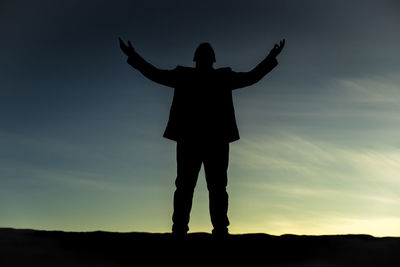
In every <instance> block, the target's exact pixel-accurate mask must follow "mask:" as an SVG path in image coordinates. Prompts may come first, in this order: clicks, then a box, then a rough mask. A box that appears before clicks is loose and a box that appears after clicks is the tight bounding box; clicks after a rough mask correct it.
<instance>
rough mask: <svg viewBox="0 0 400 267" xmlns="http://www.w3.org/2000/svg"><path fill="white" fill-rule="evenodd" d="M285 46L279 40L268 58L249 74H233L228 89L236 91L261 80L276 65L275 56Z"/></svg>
mask: <svg viewBox="0 0 400 267" xmlns="http://www.w3.org/2000/svg"><path fill="white" fill-rule="evenodd" d="M284 46H285V39H283V40H281V41H280V42H279V45H278V44H275V45H274V48H272V49H271V51H270V52H269V54H268V56H267V57H266V58H265V59H264V60H263V61H261V62H260V63H259V64H258V65H257V66H256V67H255V68H254V69H252V70H251V71H249V72H233V73H232V76H231V77H230V81H229V84H230V88H231V89H238V88H242V87H246V86H250V85H252V84H255V83H256V82H258V81H259V80H261V79H262V78H263V77H264V76H265V75H266V74H267V73H268V72H270V71H271V70H272V69H273V68H275V67H276V66H277V65H278V61H277V60H276V56H278V55H279V54H280V52H281V51H282V49H283V47H284Z"/></svg>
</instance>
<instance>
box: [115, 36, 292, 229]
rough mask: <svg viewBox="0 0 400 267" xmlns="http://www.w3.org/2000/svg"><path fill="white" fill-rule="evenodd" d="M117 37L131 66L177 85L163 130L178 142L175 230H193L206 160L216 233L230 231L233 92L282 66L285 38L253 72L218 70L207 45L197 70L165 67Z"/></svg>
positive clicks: (196, 58) (199, 52) (197, 54)
mask: <svg viewBox="0 0 400 267" xmlns="http://www.w3.org/2000/svg"><path fill="white" fill-rule="evenodd" d="M119 41H120V46H121V49H122V51H123V52H124V53H125V54H126V55H127V56H128V60H127V62H128V63H129V64H130V65H131V66H132V67H134V68H135V69H137V70H139V71H140V72H141V73H142V74H143V75H144V76H146V77H147V78H149V79H150V80H152V81H154V82H157V83H160V84H163V85H166V86H168V87H173V88H175V90H174V98H173V101H172V106H171V110H170V115H169V121H168V124H167V128H166V130H165V132H164V137H166V138H168V139H171V140H174V141H176V142H177V156H176V157H177V172H178V174H177V177H176V181H175V185H176V190H175V193H174V213H173V216H172V221H173V226H172V233H173V234H176V235H185V234H186V233H187V231H188V230H189V227H188V223H189V215H190V210H191V207H192V198H193V192H194V188H195V186H196V182H197V178H198V174H199V171H200V168H201V165H202V164H204V171H205V176H206V181H207V188H208V191H209V199H210V203H209V204H210V216H211V222H212V225H213V227H214V229H213V234H215V235H222V236H224V235H227V234H228V225H229V220H228V216H227V212H228V194H227V192H226V186H227V181H228V179H227V170H228V161H229V143H230V142H233V141H236V140H238V139H239V132H238V128H237V125H236V120H235V111H234V107H233V102H232V90H234V89H238V88H242V87H246V86H249V85H252V84H254V83H256V82H258V81H259V80H260V79H261V78H263V77H264V76H265V75H266V74H267V73H268V72H270V71H271V70H272V69H273V68H274V67H275V66H276V65H277V64H278V62H277V60H276V56H277V55H278V54H279V53H280V52H281V51H282V49H283V47H284V45H285V40H284V39H283V40H282V41H280V44H279V45H278V44H275V46H274V48H273V49H272V50H271V51H270V53H269V54H268V56H267V57H266V58H265V59H264V60H263V61H262V62H261V63H259V64H258V65H257V66H256V67H255V68H254V69H252V70H251V71H249V72H234V71H232V70H231V68H220V69H214V68H213V64H214V63H215V54H214V50H213V48H212V47H211V45H210V44H209V43H202V44H200V45H199V47H198V48H197V49H196V51H195V54H194V58H193V61H195V62H196V67H195V68H190V67H181V66H178V67H176V68H175V69H173V70H162V69H158V68H156V67H154V66H153V65H151V64H150V63H148V62H147V61H145V60H144V59H143V58H142V57H141V56H140V55H139V54H138V53H137V52H136V51H135V49H134V48H133V47H132V44H131V43H130V42H129V41H128V45H126V44H125V43H124V42H123V41H122V40H121V39H119Z"/></svg>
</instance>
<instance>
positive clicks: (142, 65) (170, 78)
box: [118, 38, 176, 87]
mask: <svg viewBox="0 0 400 267" xmlns="http://www.w3.org/2000/svg"><path fill="white" fill-rule="evenodd" d="M118 39H119V45H120V47H121V50H122V51H123V52H124V54H125V55H127V56H128V59H127V62H128V64H129V65H131V66H132V67H133V68H135V69H137V70H138V71H140V72H141V73H142V74H143V75H144V76H145V77H147V78H148V79H150V80H152V81H154V82H156V83H159V84H162V85H165V86H169V87H175V86H176V78H175V75H174V71H173V70H163V69H159V68H156V67H155V66H153V65H151V64H150V63H149V62H147V61H146V60H144V59H143V58H142V57H141V56H140V55H139V54H138V53H137V52H136V51H135V49H134V48H133V46H132V44H131V42H130V41H128V45H126V44H125V43H124V41H122V40H121V38H118Z"/></svg>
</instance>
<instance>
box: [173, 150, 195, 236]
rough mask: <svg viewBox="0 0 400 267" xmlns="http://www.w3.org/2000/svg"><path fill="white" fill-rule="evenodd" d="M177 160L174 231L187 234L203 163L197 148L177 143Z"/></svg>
mask: <svg viewBox="0 0 400 267" xmlns="http://www.w3.org/2000/svg"><path fill="white" fill-rule="evenodd" d="M176 159H177V173H178V174H177V177H176V180H175V185H176V190H175V193H174V213H173V215H172V222H173V226H172V231H173V232H175V233H179V232H180V233H182V232H183V233H186V232H187V231H188V230H189V227H188V224H189V220H190V210H191V208H192V199H193V192H194V188H195V186H196V182H197V177H198V175H199V171H200V168H201V163H202V162H201V157H200V155H199V153H198V152H197V151H196V149H195V147H194V146H193V145H190V144H187V143H177V151H176Z"/></svg>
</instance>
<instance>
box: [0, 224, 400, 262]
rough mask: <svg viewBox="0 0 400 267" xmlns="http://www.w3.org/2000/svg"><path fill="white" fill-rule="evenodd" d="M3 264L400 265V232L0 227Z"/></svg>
mask: <svg viewBox="0 0 400 267" xmlns="http://www.w3.org/2000/svg"><path fill="white" fill-rule="evenodd" d="M0 251H1V252H0V266H400V253H399V251H400V238H394V237H385V238H375V237H372V236H368V235H343V236H339V235H338V236H296V235H282V236H272V235H267V234H244V235H232V236H230V237H229V238H228V239H226V240H216V239H214V238H213V236H211V235H210V234H206V233H193V234H189V236H188V237H187V238H186V239H185V240H176V239H174V238H173V237H172V236H171V235H170V234H150V233H112V232H100V231H98V232H82V233H79V232H61V231H35V230H17V229H10V228H0Z"/></svg>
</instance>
